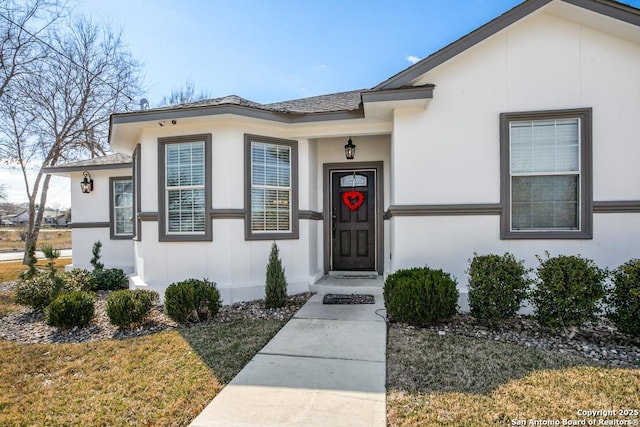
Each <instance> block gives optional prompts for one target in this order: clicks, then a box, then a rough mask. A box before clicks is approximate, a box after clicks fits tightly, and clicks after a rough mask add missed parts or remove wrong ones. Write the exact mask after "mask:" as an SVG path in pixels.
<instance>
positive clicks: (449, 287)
mask: <svg viewBox="0 0 640 427" xmlns="http://www.w3.org/2000/svg"><path fill="white" fill-rule="evenodd" d="M383 294H384V303H385V306H386V307H387V313H388V314H389V316H390V317H391V318H392V319H393V320H395V321H399V322H407V323H413V324H417V325H428V324H431V323H435V322H439V321H443V320H447V319H449V318H450V317H451V316H453V315H454V314H455V313H456V311H457V308H458V289H457V287H456V281H455V280H454V279H452V278H451V276H450V275H449V273H445V272H443V271H442V270H433V269H430V268H428V267H422V268H412V269H408V270H398V271H397V272H395V273H393V274H391V275H389V277H387V280H386V281H385V283H384V291H383Z"/></svg>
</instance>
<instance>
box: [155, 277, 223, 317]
mask: <svg viewBox="0 0 640 427" xmlns="http://www.w3.org/2000/svg"><path fill="white" fill-rule="evenodd" d="M221 305H222V300H221V298H220V292H219V291H218V289H217V288H216V284H215V283H213V282H209V281H208V280H207V279H203V280H197V279H188V280H185V281H182V282H177V283H172V284H171V285H169V287H168V288H167V290H166V291H165V294H164V306H165V310H166V312H167V315H168V316H169V317H170V318H171V319H173V320H174V321H175V322H178V323H185V322H192V323H198V322H203V321H205V320H207V319H210V318H213V317H215V316H216V314H218V311H219V310H220V306H221Z"/></svg>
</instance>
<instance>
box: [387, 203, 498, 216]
mask: <svg viewBox="0 0 640 427" xmlns="http://www.w3.org/2000/svg"><path fill="white" fill-rule="evenodd" d="M501 213H502V205H501V204H500V203H473V204H460V205H457V204H447V205H396V206H389V209H387V212H386V213H385V219H389V218H391V217H394V216H456V215H500V214H501Z"/></svg>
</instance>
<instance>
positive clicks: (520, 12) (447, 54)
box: [374, 0, 552, 89]
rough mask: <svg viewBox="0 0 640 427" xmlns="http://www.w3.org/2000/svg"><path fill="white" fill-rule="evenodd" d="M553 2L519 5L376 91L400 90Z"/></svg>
mask: <svg viewBox="0 0 640 427" xmlns="http://www.w3.org/2000/svg"><path fill="white" fill-rule="evenodd" d="M551 1H552V0H529V1H525V2H524V3H521V4H519V5H518V6H516V7H514V8H513V9H511V10H509V11H507V12H505V13H503V14H502V15H500V16H499V17H497V18H495V19H493V20H492V21H489V22H488V23H487V24H485V25H483V26H481V27H479V28H477V29H476V30H474V31H472V32H471V33H469V34H467V35H466V36H464V37H462V38H460V39H458V40H456V41H455V42H453V43H451V44H449V45H448V46H446V47H444V48H442V49H440V50H439V51H437V52H435V53H433V54H431V55H429V56H428V57H426V58H425V59H423V60H422V61H420V62H418V63H417V64H416V65H413V66H411V67H409V68H407V69H405V70H404V71H401V72H400V73H398V74H396V75H395V76H393V77H391V78H389V79H387V80H385V81H384V82H382V83H380V84H379V85H378V86H376V87H374V89H398V88H401V87H403V86H407V85H409V84H410V82H411V81H412V80H414V79H415V78H417V77H419V76H421V75H422V74H424V73H426V72H427V71H429V70H432V69H433V68H435V67H437V66H438V65H440V64H442V63H444V62H446V61H448V60H449V59H451V58H453V57H455V56H457V55H459V54H461V53H462V52H464V51H465V50H467V49H469V48H471V47H473V46H475V45H476V44H478V43H480V42H482V41H484V40H486V39H487V38H489V37H491V36H492V35H494V34H496V33H498V32H499V31H501V30H503V29H505V28H506V27H508V26H509V25H511V24H513V23H514V22H517V21H519V20H520V19H522V18H524V17H525V16H527V15H529V14H531V13H533V12H535V11H536V10H538V9H540V8H541V7H542V6H545V5H546V4H548V3H550V2H551Z"/></svg>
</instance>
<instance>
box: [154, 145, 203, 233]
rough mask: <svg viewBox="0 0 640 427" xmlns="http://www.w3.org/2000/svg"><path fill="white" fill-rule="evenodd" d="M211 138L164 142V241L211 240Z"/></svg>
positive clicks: (161, 176)
mask: <svg viewBox="0 0 640 427" xmlns="http://www.w3.org/2000/svg"><path fill="white" fill-rule="evenodd" d="M210 145H211V137H210V136H209V135H193V136H187V137H178V138H161V139H160V165H159V167H160V168H161V173H160V179H161V183H160V184H161V185H160V187H161V188H162V191H161V194H160V205H161V210H160V212H161V215H162V217H161V218H160V223H161V225H160V227H161V234H160V237H161V240H210V236H211V219H210V217H209V215H210V214H209V207H210V205H211V198H210V191H211V190H210V188H211V185H210V182H211V170H210V169H211V167H210V165H209V164H208V163H209V158H210Z"/></svg>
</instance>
